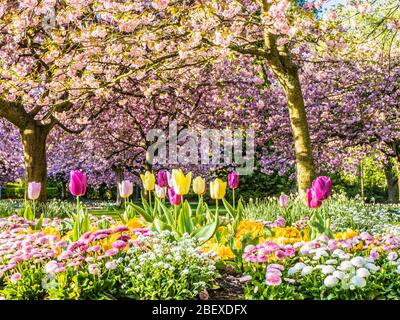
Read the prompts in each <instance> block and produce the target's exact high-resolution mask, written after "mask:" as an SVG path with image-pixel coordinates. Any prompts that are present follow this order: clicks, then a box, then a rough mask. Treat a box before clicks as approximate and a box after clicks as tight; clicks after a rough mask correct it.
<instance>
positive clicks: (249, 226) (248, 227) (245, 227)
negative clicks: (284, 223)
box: [235, 220, 264, 239]
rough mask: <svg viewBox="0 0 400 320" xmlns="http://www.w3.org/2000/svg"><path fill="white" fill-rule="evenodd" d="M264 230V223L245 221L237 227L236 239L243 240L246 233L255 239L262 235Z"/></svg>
mask: <svg viewBox="0 0 400 320" xmlns="http://www.w3.org/2000/svg"><path fill="white" fill-rule="evenodd" d="M263 230H264V225H263V224H262V223H260V222H255V221H249V220H243V221H241V222H240V223H239V226H238V227H237V231H236V235H235V237H238V238H241V237H243V236H244V235H245V234H246V233H250V234H251V237H252V238H253V239H254V238H256V237H257V236H260V235H262V232H263Z"/></svg>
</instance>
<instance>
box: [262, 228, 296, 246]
mask: <svg viewBox="0 0 400 320" xmlns="http://www.w3.org/2000/svg"><path fill="white" fill-rule="evenodd" d="M272 231H273V232H274V234H275V235H274V236H273V237H270V238H268V240H269V241H274V242H276V243H278V244H288V243H295V242H299V241H301V240H302V237H301V233H300V231H299V230H297V229H296V228H294V227H285V228H273V229H272Z"/></svg>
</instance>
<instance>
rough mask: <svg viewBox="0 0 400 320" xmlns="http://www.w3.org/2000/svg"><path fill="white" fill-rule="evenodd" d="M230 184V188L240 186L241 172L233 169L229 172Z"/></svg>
mask: <svg viewBox="0 0 400 320" xmlns="http://www.w3.org/2000/svg"><path fill="white" fill-rule="evenodd" d="M228 184H229V188H231V189H236V188H237V187H238V186H239V173H237V172H236V171H232V172H231V173H230V174H228Z"/></svg>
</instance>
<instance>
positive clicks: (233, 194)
mask: <svg viewBox="0 0 400 320" xmlns="http://www.w3.org/2000/svg"><path fill="white" fill-rule="evenodd" d="M232 204H233V209H236V208H235V189H232Z"/></svg>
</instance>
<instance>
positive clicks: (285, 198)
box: [278, 193, 289, 208]
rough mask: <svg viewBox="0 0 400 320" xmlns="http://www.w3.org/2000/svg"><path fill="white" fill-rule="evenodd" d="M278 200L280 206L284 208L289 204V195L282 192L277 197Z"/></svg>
mask: <svg viewBox="0 0 400 320" xmlns="http://www.w3.org/2000/svg"><path fill="white" fill-rule="evenodd" d="M278 202H279V205H280V206H281V207H282V208H286V207H287V206H288V204H289V197H288V196H287V195H286V194H284V193H282V194H281V195H280V197H279V200H278Z"/></svg>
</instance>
